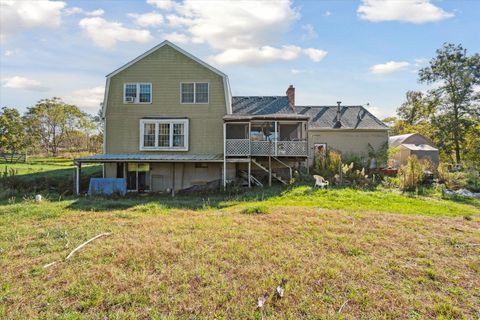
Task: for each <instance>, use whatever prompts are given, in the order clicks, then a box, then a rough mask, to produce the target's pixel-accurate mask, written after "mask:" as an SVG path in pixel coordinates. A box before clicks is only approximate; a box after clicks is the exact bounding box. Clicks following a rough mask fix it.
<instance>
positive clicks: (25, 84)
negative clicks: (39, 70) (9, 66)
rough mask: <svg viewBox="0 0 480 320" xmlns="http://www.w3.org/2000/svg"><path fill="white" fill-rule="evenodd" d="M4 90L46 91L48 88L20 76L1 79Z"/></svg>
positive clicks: (38, 82)
mask: <svg viewBox="0 0 480 320" xmlns="http://www.w3.org/2000/svg"><path fill="white" fill-rule="evenodd" d="M2 82H3V87H4V88H11V89H23V90H28V91H48V90H50V89H49V88H47V87H45V86H43V85H42V83H41V82H40V81H37V80H33V79H28V78H24V77H20V76H14V77H11V78H5V79H2Z"/></svg>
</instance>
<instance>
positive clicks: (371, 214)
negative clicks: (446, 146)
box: [0, 159, 480, 319]
mask: <svg viewBox="0 0 480 320" xmlns="http://www.w3.org/2000/svg"><path fill="white" fill-rule="evenodd" d="M15 166H16V168H17V169H18V173H19V176H21V177H24V178H26V179H30V178H31V177H32V175H34V176H35V175H37V177H36V178H34V179H33V180H30V181H32V183H33V182H35V181H38V180H37V179H39V178H38V175H40V176H41V177H43V178H41V179H44V178H45V177H47V176H50V178H51V179H58V178H62V177H63V176H61V175H57V173H55V171H60V172H61V171H63V170H69V171H71V170H72V167H71V163H70V162H69V161H68V160H55V161H51V160H48V161H42V160H41V159H39V160H38V162H31V163H29V164H18V165H15ZM29 166H30V167H29ZM29 168H30V169H29ZM40 168H44V170H43V169H42V170H40ZM48 168H50V169H51V170H47V169H48ZM92 170H98V168H97V169H95V167H92ZM15 192H16V193H15V195H12V194H6V193H4V194H3V196H2V192H0V270H2V272H1V273H0V318H1V319H25V318H29V319H36V318H39V319H105V318H113V319H132V318H139V319H214V318H217V319H261V318H262V316H263V317H264V318H265V319H353V318H356V319H404V318H415V319H432V318H438V319H457V318H465V319H474V318H476V317H478V301H479V298H480V260H479V259H478V257H479V255H480V246H479V245H480V232H479V230H480V201H479V200H478V199H466V198H458V197H455V198H448V199H444V198H442V195H441V193H440V192H439V191H436V190H433V189H431V190H424V191H423V192H422V194H424V195H423V196H419V195H415V194H402V193H398V192H394V191H391V190H381V189H378V190H374V191H364V190H355V189H349V188H330V189H327V190H318V189H313V188H311V187H308V186H297V187H292V188H288V189H282V188H279V187H274V188H264V189H260V188H257V189H252V190H248V191H246V192H236V193H234V194H229V193H225V194H205V195H179V196H176V197H174V198H172V197H171V196H159V195H144V196H132V195H130V196H127V197H124V198H89V197H82V198H75V197H71V196H70V197H68V196H67V197H66V198H65V197H60V196H59V193H58V192H51V193H50V192H47V191H46V192H41V193H42V194H43V195H44V196H45V197H46V198H47V200H45V201H43V202H41V203H35V201H34V200H33V193H32V192H31V191H30V190H26V191H22V190H16V191H15ZM103 232H111V233H112V234H111V235H110V236H108V237H105V238H101V239H98V240H96V241H94V242H92V243H90V244H88V245H87V246H86V247H85V248H83V249H82V250H81V251H79V252H77V253H76V254H75V255H74V256H73V258H72V259H70V260H68V261H63V262H59V263H58V264H57V265H55V266H53V267H50V268H48V269H44V268H43V266H44V265H45V264H47V263H50V262H52V261H56V260H59V259H62V258H64V257H65V256H67V255H68V253H69V252H70V251H71V250H73V249H74V248H75V247H76V246H78V245H79V244H81V243H83V242H84V241H86V240H88V239H90V238H92V237H93V236H95V235H97V234H99V233H103ZM282 278H285V279H287V280H288V283H287V287H286V293H285V297H284V298H283V299H280V300H278V299H274V298H272V295H273V290H274V289H275V287H276V285H277V284H278V282H279V281H280V280H281V279H282ZM265 292H268V293H270V298H269V299H268V301H267V303H266V305H265V307H264V309H263V310H261V311H259V310H257V309H256V304H257V299H258V297H260V296H261V295H263V294H264V293H265ZM392 302H394V303H392ZM342 305H344V307H343V309H342V313H341V314H339V313H338V310H339V309H340V307H341V306H342Z"/></svg>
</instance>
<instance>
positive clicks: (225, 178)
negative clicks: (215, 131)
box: [223, 122, 227, 191]
mask: <svg viewBox="0 0 480 320" xmlns="http://www.w3.org/2000/svg"><path fill="white" fill-rule="evenodd" d="M226 190H227V123H226V122H224V123H223V191H226Z"/></svg>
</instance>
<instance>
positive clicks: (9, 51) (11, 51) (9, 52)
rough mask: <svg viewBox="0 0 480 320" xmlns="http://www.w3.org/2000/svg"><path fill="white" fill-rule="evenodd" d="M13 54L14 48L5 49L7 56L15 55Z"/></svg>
mask: <svg viewBox="0 0 480 320" xmlns="http://www.w3.org/2000/svg"><path fill="white" fill-rule="evenodd" d="M13 54H14V51H13V50H5V53H4V55H5V57H10V56H13Z"/></svg>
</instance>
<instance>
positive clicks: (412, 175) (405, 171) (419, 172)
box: [398, 156, 424, 191]
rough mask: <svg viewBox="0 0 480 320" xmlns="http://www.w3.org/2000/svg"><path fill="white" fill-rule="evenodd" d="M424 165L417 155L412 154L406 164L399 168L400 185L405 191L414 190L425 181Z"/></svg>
mask: <svg viewBox="0 0 480 320" xmlns="http://www.w3.org/2000/svg"><path fill="white" fill-rule="evenodd" d="M423 171H424V167H423V166H422V164H421V163H420V162H419V161H418V159H417V157H416V156H410V157H409V158H408V162H407V164H406V165H404V166H401V167H400V169H399V170H398V178H399V184H400V185H399V186H400V189H401V190H403V191H407V190H414V189H416V188H417V187H418V186H419V185H420V184H421V183H422V182H423Z"/></svg>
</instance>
